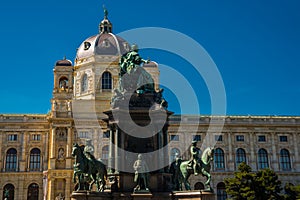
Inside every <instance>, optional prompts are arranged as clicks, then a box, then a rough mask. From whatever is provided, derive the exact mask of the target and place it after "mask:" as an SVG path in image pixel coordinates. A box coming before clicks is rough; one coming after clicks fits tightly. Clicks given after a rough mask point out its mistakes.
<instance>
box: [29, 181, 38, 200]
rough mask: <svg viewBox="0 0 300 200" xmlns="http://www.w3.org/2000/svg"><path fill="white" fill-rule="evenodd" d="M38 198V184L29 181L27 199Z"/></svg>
mask: <svg viewBox="0 0 300 200" xmlns="http://www.w3.org/2000/svg"><path fill="white" fill-rule="evenodd" d="M38 199H39V185H38V184H36V183H31V184H30V185H29V186H28V192H27V200H38Z"/></svg>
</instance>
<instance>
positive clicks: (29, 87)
mask: <svg viewBox="0 0 300 200" xmlns="http://www.w3.org/2000/svg"><path fill="white" fill-rule="evenodd" d="M103 4H105V5H106V7H107V9H108V11H109V19H110V21H111V22H112V23H113V26H114V27H113V32H114V33H115V34H118V33H120V32H123V31H126V30H131V29H135V28H140V27H163V28H167V29H171V30H175V31H178V32H180V33H182V34H185V35H186V36H188V37H190V38H192V39H194V40H195V41H197V43H199V44H200V45H202V47H203V48H204V49H205V50H206V52H207V53H208V54H209V55H210V57H211V59H212V60H213V61H214V63H215V64H216V66H217V68H218V70H219V72H220V75H221V77H222V80H223V83H224V87H225V91H226V100H227V103H226V114H228V115H248V114H249V115H300V105H299V102H300V87H299V86H300V78H299V74H300V37H299V36H300V12H299V10H300V1H298V0H287V1H282V0H273V1H265V0H263V1H260V0H254V1H237V0H235V1H234V0H228V1H217V0H211V1H204V0H185V1H171V0H151V1H148V0H142V1H137V0H131V1H117V0H102V1H101V0H97V1H96V0H89V1H86V0H72V1H71V0H51V1H50V0H44V1H37V0H27V1H23V0H22V1H21V0H12V1H2V2H1V6H0V25H1V29H0V44H1V48H0V61H1V62H0V66H1V79H0V91H1V96H0V97H1V98H0V113H47V112H48V110H49V109H50V98H51V96H52V88H53V67H54V64H55V62H56V61H57V60H59V59H62V58H63V57H64V56H66V57H67V59H70V60H72V61H74V59H75V55H76V49H77V48H78V47H79V45H80V44H81V42H83V41H84V40H85V39H86V38H88V37H89V36H92V35H95V34H97V33H98V24H99V22H100V21H101V20H102V19H103V10H102V5H103ZM124 39H126V38H124ZM175 42H176V41H175ZM177 42H178V43H179V44H180V42H181V41H177ZM141 55H142V56H143V57H144V58H147V57H150V59H152V60H155V61H156V62H157V63H158V64H162V65H167V66H170V67H172V68H174V70H176V71H178V72H179V73H180V74H182V75H183V76H184V77H185V80H187V81H188V82H189V84H190V85H191V87H192V89H193V90H194V92H195V93H196V96H197V103H196V104H194V103H190V102H189V101H188V100H187V101H186V100H184V101H183V102H182V101H181V100H178V99H177V98H176V96H179V94H176V92H174V91H172V89H170V90H168V89H166V92H165V98H166V99H167V100H168V101H169V109H170V110H173V111H175V113H182V114H198V110H200V113H201V114H211V113H212V114H218V113H214V112H212V111H211V99H210V91H209V89H208V86H207V85H206V84H205V82H204V81H203V77H202V76H201V74H197V71H195V70H193V66H192V65H191V64H190V63H189V62H188V61H187V60H188V59H187V58H181V57H180V56H178V55H174V54H173V53H170V52H166V51H162V50H155V49H154V50H151V49H144V50H141ZM161 73H162V77H164V78H169V82H170V81H171V80H172V77H170V76H168V74H164V71H163V70H162V72H161ZM173 81H174V85H176V84H178V81H177V82H176V80H173ZM181 92H183V95H184V96H186V97H189V94H188V92H186V93H184V92H185V91H181ZM180 95H182V93H180ZM179 104H181V105H184V106H183V107H185V108H184V109H180V108H179V107H178V105H179ZM196 107H199V108H197V109H195V108H196Z"/></svg>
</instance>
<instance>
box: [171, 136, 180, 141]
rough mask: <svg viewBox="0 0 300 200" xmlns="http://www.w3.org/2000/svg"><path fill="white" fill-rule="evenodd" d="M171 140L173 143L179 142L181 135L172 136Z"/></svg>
mask: <svg viewBox="0 0 300 200" xmlns="http://www.w3.org/2000/svg"><path fill="white" fill-rule="evenodd" d="M170 139H171V140H173V141H179V135H171V137H170Z"/></svg>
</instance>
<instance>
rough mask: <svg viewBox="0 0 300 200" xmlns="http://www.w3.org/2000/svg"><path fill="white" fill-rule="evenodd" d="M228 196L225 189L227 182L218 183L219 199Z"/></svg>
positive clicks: (222, 199) (221, 199)
mask: <svg viewBox="0 0 300 200" xmlns="http://www.w3.org/2000/svg"><path fill="white" fill-rule="evenodd" d="M226 198H227V194H226V191H225V184H224V183H223V182H220V183H218V185H217V199H218V200H225V199H226Z"/></svg>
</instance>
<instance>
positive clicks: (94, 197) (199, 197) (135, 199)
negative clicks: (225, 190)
mask: <svg viewBox="0 0 300 200" xmlns="http://www.w3.org/2000/svg"><path fill="white" fill-rule="evenodd" d="M71 200H215V194H214V193H211V192H204V191H178V192H173V193H170V192H153V193H150V192H145V193H142V192H141V193H138V192H137V193H123V192H115V193H110V192H87V191H79V192H73V193H72V195H71Z"/></svg>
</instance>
